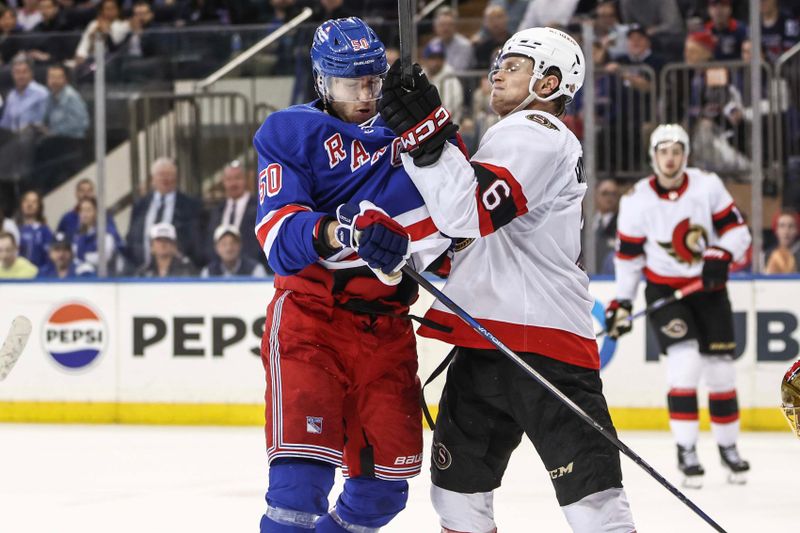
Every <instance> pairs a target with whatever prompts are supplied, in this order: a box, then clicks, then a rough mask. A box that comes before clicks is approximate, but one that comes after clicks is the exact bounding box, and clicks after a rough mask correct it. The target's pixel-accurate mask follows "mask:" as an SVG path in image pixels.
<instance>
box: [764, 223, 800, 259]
mask: <svg viewBox="0 0 800 533" xmlns="http://www.w3.org/2000/svg"><path fill="white" fill-rule="evenodd" d="M798 228H800V216H799V215H798V214H797V213H796V212H795V211H792V210H788V209H784V210H782V211H781V212H779V213H778V214H777V215H776V216H775V218H774V219H773V220H772V231H773V232H774V233H775V238H776V240H777V241H778V242H777V244H776V245H775V246H774V247H773V248H771V249H769V250H767V251H766V253H765V254H764V257H765V260H764V263H765V267H764V273H765V274H791V273H794V272H797V271H798V265H800V240H798V239H797V234H798Z"/></svg>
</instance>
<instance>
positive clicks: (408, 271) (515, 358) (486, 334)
mask: <svg viewBox="0 0 800 533" xmlns="http://www.w3.org/2000/svg"><path fill="white" fill-rule="evenodd" d="M402 271H403V273H404V274H405V275H406V276H409V277H410V278H411V279H413V280H414V281H416V282H417V283H419V285H420V286H421V287H423V288H424V289H425V290H427V291H428V292H429V293H431V294H432V295H433V296H434V297H435V298H436V299H437V300H439V301H440V302H442V304H444V305H445V306H446V307H447V308H448V309H450V310H451V311H452V312H453V313H455V314H456V315H457V316H458V318H460V319H461V320H463V321H464V322H466V323H467V324H468V325H469V326H470V327H471V328H472V329H474V330H475V331H476V332H477V333H479V334H480V335H481V336H482V337H483V338H485V339H486V340H487V341H489V342H490V343H492V344H493V345H494V346H495V347H496V348H497V349H498V350H500V351H501V352H502V353H503V355H505V356H506V357H508V358H509V359H511V361H512V362H513V363H515V364H516V365H517V366H518V367H520V368H521V369H522V370H523V371H525V373H527V374H528V375H529V376H531V377H532V378H533V379H535V380H536V381H537V382H538V383H539V384H540V385H541V386H542V387H544V388H545V389H547V391H548V392H549V393H550V394H552V395H553V396H555V397H556V398H558V400H559V401H561V402H562V403H563V404H564V405H566V406H567V407H569V409H570V410H571V411H572V412H573V413H575V414H576V415H578V416H579V417H580V418H581V419H583V421H584V422H586V423H587V424H589V425H590V426H592V427H593V428H594V429H595V430H596V431H598V432H599V433H600V434H601V435H603V436H604V437H605V438H606V439H608V440H609V441H610V442H611V444H613V445H614V446H616V447H617V449H619V451H621V452H622V453H624V454H625V455H627V456H628V457H629V458H630V459H631V460H632V461H633V462H634V463H636V464H637V465H639V466H640V467H642V469H644V471H645V472H647V473H648V474H650V476H652V477H653V478H654V479H655V480H656V481H658V482H659V483H661V484H662V485H663V486H664V487H665V488H666V489H667V490H668V491H670V492H671V493H672V494H673V495H674V496H675V497H677V498H678V499H679V500H680V501H682V502H683V503H684V504H686V505H687V506H688V507H689V508H690V509H691V510H692V511H694V512H695V513H696V514H697V515H698V516H699V517H700V518H702V519H703V520H705V522H706V523H707V524H708V525H710V526H711V527H713V528H714V529H715V530H716V531H718V532H719V533H726V532H725V530H724V529H722V527H721V526H720V525H719V524H717V523H716V522H715V521H714V520H713V519H712V518H711V517H710V516H708V515H707V514H706V513H705V512H703V510H702V509H700V508H699V507H698V506H697V505H696V504H695V503H694V502H692V501H691V500H690V499H689V498H687V497H686V496H685V495H684V494H683V493H682V492H681V491H679V490H678V489H677V488H676V487H675V486H674V485H672V484H671V483H670V482H669V481H667V480H666V479H665V478H664V476H662V475H661V474H659V473H658V471H657V470H656V469H655V468H653V467H652V466H650V465H649V464H648V463H647V462H646V461H645V460H644V459H642V458H641V457H639V455H638V454H637V453H636V452H634V451H633V450H631V449H630V448H628V446H627V445H626V444H625V443H623V442H622V441H621V440H619V439H618V438H617V437H616V436H614V435H613V434H612V433H610V432H609V431H608V430H607V429H605V428H604V427H603V426H601V425H600V424H598V423H597V422H596V421H595V420H594V419H593V418H592V417H591V416H589V415H588V414H586V411H584V410H583V409H581V408H580V407H579V406H578V405H577V404H576V403H575V402H573V401H572V400H570V399H569V398H568V397H567V396H566V395H564V393H563V392H561V391H560V390H558V389H557V388H556V387H555V386H554V385H553V384H552V383H550V382H549V381H548V380H547V379H546V378H545V377H544V376H542V375H541V374H539V373H538V372H537V371H536V370H535V369H533V368H531V367H530V366H529V365H528V364H527V363H526V362H525V361H523V360H522V358H521V357H520V356H519V355H517V354H516V353H514V352H513V351H512V350H511V349H510V348H508V347H507V346H506V345H505V344H503V343H502V342H500V339H498V338H497V337H495V336H494V335H493V334H492V332H491V331H489V330H487V329H486V328H485V327H483V326H482V325H481V324H480V323H479V322H478V321H477V320H475V319H474V318H472V317H471V316H470V315H469V314H468V313H467V312H466V311H464V310H463V309H461V307H459V306H458V305H457V304H456V303H455V302H453V300H451V299H450V298H448V297H447V296H445V295H444V293H443V292H442V291H440V290H439V289H437V288H436V287H434V286H433V284H432V283H431V282H429V281H428V280H426V279H425V278H424V277H422V275H421V274H418V273H417V272H415V271H414V270H413V269H412V268H411V267H410V266H408V265H405V266H403V269H402Z"/></svg>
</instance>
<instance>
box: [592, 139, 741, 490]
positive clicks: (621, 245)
mask: <svg viewBox="0 0 800 533" xmlns="http://www.w3.org/2000/svg"><path fill="white" fill-rule="evenodd" d="M689 150H690V146H689V136H688V135H687V134H686V132H685V131H684V129H683V128H682V127H680V126H679V125H677V124H665V125H661V126H659V127H657V128H656V129H655V131H653V134H652V135H651V137H650V158H651V162H652V166H653V170H654V172H655V175H654V176H650V177H647V178H644V179H642V180H640V181H639V182H638V183H637V184H636V185H635V186H634V187H633V188H632V190H631V191H630V192H629V194H627V195H626V196H624V197H623V198H622V202H621V203H620V209H619V217H618V220H617V230H618V243H617V253H616V258H615V268H616V298H615V299H614V300H613V301H612V302H611V303H610V304H609V306H608V309H607V310H606V323H607V326H608V329H609V335H610V336H611V337H614V338H616V337H619V336H620V335H623V334H625V333H627V332H628V331H630V329H631V322H630V321H628V320H625V318H626V317H628V316H630V313H631V308H632V306H631V302H632V301H633V299H634V297H635V295H636V288H637V286H638V284H639V279H640V278H641V275H642V273H643V272H644V275H645V278H646V279H647V288H646V289H645V298H646V299H647V302H648V304H649V303H651V302H653V301H655V300H657V299H659V298H662V297H664V296H666V295H668V294H671V293H672V292H673V291H674V290H675V289H678V288H681V287H684V286H686V285H687V284H689V283H690V282H692V281H695V280H697V279H700V278H702V281H703V291H702V292H697V293H694V294H692V295H690V296H688V297H686V298H684V299H682V300H680V301H678V302H676V303H673V304H671V305H669V306H666V307H664V308H663V309H661V310H659V311H657V312H654V313H652V314H651V315H649V319H650V322H651V324H652V325H653V329H654V331H656V335H657V337H658V342H659V345H660V347H661V351H662V353H665V354H666V355H667V385H668V387H669V393H668V395H667V405H668V407H669V415H670V427H671V429H672V433H673V435H674V437H675V440H676V441H677V445H678V467H679V468H680V470H681V471H682V472H683V473H684V474H685V475H686V484H687V486H694V487H699V486H701V485H702V476H703V474H704V472H705V471H704V469H703V467H702V466H701V464H700V461H699V458H698V456H697V451H696V449H695V444H696V442H697V438H698V430H699V425H698V416H697V411H698V409H697V388H698V385H699V383H700V380H701V377H702V378H704V380H705V384H706V387H707V388H708V392H709V395H708V405H709V411H710V414H711V429H712V432H713V434H714V437H715V439H716V441H717V444H718V446H719V452H720V457H721V460H722V464H723V466H725V467H726V468H727V469H728V470H729V472H730V475H729V479H730V480H731V481H732V482H743V481H744V478H743V476H744V472H746V471H747V470H748V469H749V464H748V463H747V461H744V460H742V458H741V457H740V456H739V453H738V450H737V448H736V439H737V437H738V434H739V407H738V402H737V397H736V374H735V370H734V366H733V354H734V350H735V348H736V343H735V342H734V336H733V313H732V311H731V303H730V301H729V299H728V291H727V288H726V282H727V280H728V268H729V266H730V263H731V261H733V260H738V259H740V258H741V257H742V256H743V255H744V253H745V252H746V251H747V248H748V247H749V246H750V232H749V231H748V229H747V227H746V226H745V224H744V220H743V219H742V216H741V215H740V213H739V211H738V209H737V208H736V205H735V204H734V202H733V199H732V198H731V195H730V194H729V193H728V191H727V190H726V189H725V186H724V185H723V184H722V180H720V178H719V177H718V176H717V175H716V174H712V173H708V172H704V171H702V170H700V169H697V168H687V167H686V165H687V159H688V157H689Z"/></svg>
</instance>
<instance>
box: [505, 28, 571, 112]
mask: <svg viewBox="0 0 800 533" xmlns="http://www.w3.org/2000/svg"><path fill="white" fill-rule="evenodd" d="M510 55H521V56H525V57H529V58H531V60H533V77H532V78H531V81H530V84H529V85H528V92H529V93H530V96H528V98H527V99H526V100H525V101H524V102H523V104H524V105H520V106H518V107H517V109H524V108H525V107H527V106H528V104H530V103H531V102H532V101H533V100H534V99H537V98H538V99H539V100H542V101H545V102H549V101H551V100H555V99H556V98H558V97H559V96H561V95H564V96H566V97H567V98H568V99H569V100H572V99H573V98H574V97H575V94H576V93H577V92H578V90H579V89H580V88H581V86H582V85H583V77H584V74H585V73H586V61H585V60H584V57H583V51H582V50H581V47H580V46H579V45H578V43H577V42H576V41H575V39H573V38H572V37H570V36H569V35H568V34H566V33H564V32H563V31H561V30H557V29H555V28H529V29H527V30H522V31H518V32H517V33H515V34H514V35H512V36H511V38H510V39H509V40H507V41H506V43H505V44H504V45H503V48H502V50H500V54H499V55H498V56H497V64H498V65H499V63H500V62H501V61H503V59H505V58H506V57H507V56H510ZM550 67H557V68H558V69H559V71H561V83H560V84H559V87H558V89H557V90H556V91H555V92H553V94H551V95H550V96H548V97H546V98H542V97H541V96H539V95H537V94H535V93H534V92H533V85H534V83H536V80H540V79H542V78H543V77H544V75H545V73H546V72H547V70H548V69H549V68H550ZM490 81H491V74H490Z"/></svg>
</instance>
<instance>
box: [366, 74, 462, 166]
mask: <svg viewBox="0 0 800 533" xmlns="http://www.w3.org/2000/svg"><path fill="white" fill-rule="evenodd" d="M401 77H402V76H401V69H400V60H399V59H398V60H397V61H395V62H394V65H392V68H390V69H389V72H388V73H387V74H386V81H384V82H383V95H382V96H381V99H380V101H379V102H378V111H380V113H381V117H382V118H383V120H384V122H386V124H387V125H388V126H389V127H390V128H391V129H392V131H393V132H394V133H395V134H396V135H397V136H398V137H400V139H401V140H402V142H403V146H404V147H405V148H406V150H407V151H408V153H409V155H411V157H412V158H414V164H415V165H417V166H418V167H426V166H429V165H432V164H434V163H436V162H437V161H438V160H439V156H441V155H442V150H443V149H444V143H446V142H447V139H449V138H450V137H453V136H454V135H455V134H456V132H457V131H458V126H456V125H455V124H453V122H452V120H451V118H450V112H449V111H447V109H445V108H444V107H442V99H441V97H440V96H439V90H438V89H437V88H436V86H435V85H431V83H430V82H429V81H428V77H427V76H426V75H425V73H423V72H422V67H420V66H419V65H418V64H416V63H415V64H414V68H413V79H414V88H413V89H408V88H406V87H403V86H402V83H401Z"/></svg>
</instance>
